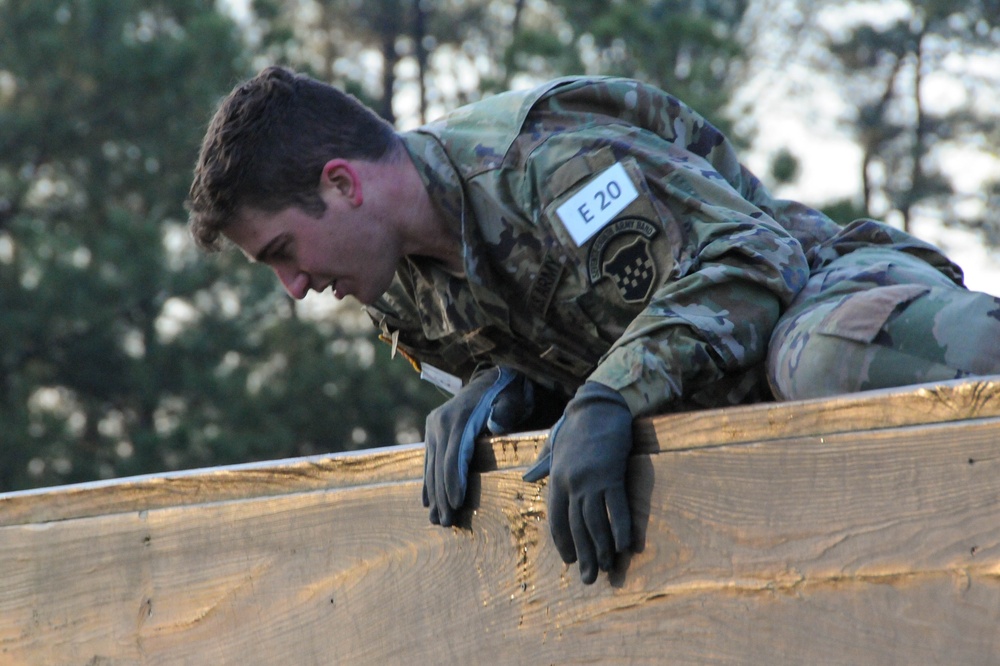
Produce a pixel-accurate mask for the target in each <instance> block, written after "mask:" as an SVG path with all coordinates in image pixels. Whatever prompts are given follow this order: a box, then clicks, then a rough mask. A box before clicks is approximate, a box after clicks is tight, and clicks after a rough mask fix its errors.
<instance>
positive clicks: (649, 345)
mask: <svg viewBox="0 0 1000 666" xmlns="http://www.w3.org/2000/svg"><path fill="white" fill-rule="evenodd" d="M648 182H649V189H650V192H651V194H652V196H654V197H655V198H656V199H657V202H658V203H659V204H660V207H661V209H665V210H666V211H667V214H666V217H667V218H668V224H673V225H676V227H677V228H679V229H681V230H682V233H681V234H680V238H681V239H682V241H681V243H682V246H681V247H679V248H676V250H677V264H676V265H675V267H674V271H673V273H672V275H671V276H670V277H669V278H668V279H666V280H664V281H663V282H661V283H660V284H659V285H658V287H657V288H656V290H655V291H654V292H653V294H652V296H651V298H650V300H649V302H648V304H647V305H646V307H645V308H644V309H643V310H642V311H641V312H640V313H639V315H638V316H636V317H635V318H634V319H633V320H632V321H631V322H630V323H629V324H628V326H627V327H626V329H625V331H624V333H623V334H622V335H621V336H620V337H619V338H618V340H617V341H616V342H615V343H614V344H613V345H612V346H611V348H610V349H609V350H608V352H607V353H606V354H605V355H604V357H603V358H602V359H601V360H600V362H599V364H598V366H597V368H596V369H595V370H594V371H593V373H592V374H591V375H590V377H589V378H588V379H589V380H592V381H597V382H600V383H602V384H605V385H607V386H609V387H611V388H613V389H616V390H617V391H619V392H620V393H621V394H622V395H623V396H624V398H625V400H626V401H627V402H628V405H629V408H630V409H631V411H632V413H633V415H634V416H642V415H648V414H653V413H657V412H662V411H666V410H669V409H670V408H671V407H672V406H675V405H676V404H677V403H679V402H687V401H690V400H691V399H692V396H695V395H697V394H699V393H705V392H706V391H707V392H709V393H711V392H712V389H713V387H717V388H718V389H719V391H724V389H725V387H726V386H727V383H728V382H730V381H731V380H732V379H733V378H734V377H739V376H740V375H742V374H745V373H746V372H747V371H748V370H751V369H752V368H754V366H759V365H760V364H761V363H762V362H763V361H764V359H765V357H766V354H767V345H768V342H769V339H770V335H771V331H772V329H773V328H774V326H775V324H776V322H777V320H778V317H779V315H780V314H781V312H782V310H783V309H784V308H785V307H786V306H787V305H788V304H789V303H790V302H791V300H792V299H793V298H794V296H795V295H796V294H797V293H798V291H799V290H800V289H801V288H802V287H803V286H804V285H805V282H806V280H807V279H808V275H809V269H808V264H807V261H806V257H805V254H804V253H803V251H802V248H801V246H800V245H799V243H798V241H796V240H795V239H794V238H793V237H792V236H791V235H790V234H789V233H787V232H786V231H785V230H784V229H783V228H782V227H781V226H780V225H779V224H777V223H776V222H775V221H774V220H773V219H771V218H770V217H768V216H767V215H766V214H764V213H763V212H762V211H760V210H759V209H756V208H755V207H754V206H753V205H752V204H751V203H749V202H748V201H746V200H745V199H743V198H742V197H741V196H740V194H739V193H738V192H737V191H736V190H735V189H734V188H733V187H732V185H731V184H729V183H728V182H727V181H726V180H725V179H724V178H722V177H721V176H719V175H718V173H717V172H714V171H712V170H711V169H708V168H704V169H677V170H676V171H674V172H673V173H671V174H670V175H669V176H668V177H666V178H664V179H655V178H654V179H651V180H649V181H648ZM725 390H728V389H725ZM719 391H717V392H719ZM739 401H740V398H739V396H736V397H734V398H733V399H732V402H739ZM714 402H716V404H717V403H718V402H719V399H718V398H716V399H715V400H714Z"/></svg>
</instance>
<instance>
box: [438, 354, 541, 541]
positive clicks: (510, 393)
mask: <svg viewBox="0 0 1000 666" xmlns="http://www.w3.org/2000/svg"><path fill="white" fill-rule="evenodd" d="M533 409H534V386H533V384H532V383H531V381H530V380H528V379H527V378H526V377H525V376H524V375H522V374H520V373H518V372H516V371H514V370H511V369H509V368H490V369H489V370H485V371H483V372H480V373H478V374H476V375H474V376H473V377H472V379H471V380H470V381H469V383H468V384H467V385H466V386H464V387H463V388H462V389H461V390H460V391H459V392H458V393H456V394H455V395H454V396H453V397H452V398H451V399H450V400H448V402H446V403H444V404H443V405H441V406H440V407H438V408H437V409H435V410H433V411H432V412H431V413H430V414H428V416H427V421H426V426H425V431H424V442H425V458H424V488H423V496H424V497H423V499H424V506H425V507H429V508H430V519H431V522H432V523H434V524H435V525H443V526H445V527H448V526H450V525H452V524H453V523H454V522H455V513H456V512H457V511H458V510H459V509H460V508H461V507H462V504H463V503H464V502H465V491H466V489H467V487H468V480H469V464H470V463H471V462H472V454H473V452H474V451H475V445H476V438H477V437H479V435H481V434H482V433H483V432H485V431H486V430H487V429H488V430H489V431H490V432H491V433H492V434H494V435H503V434H505V433H508V432H512V431H513V430H514V428H516V427H517V426H518V425H519V424H520V423H521V422H523V421H524V420H525V419H526V418H527V417H528V416H529V415H530V414H531V412H532V410H533Z"/></svg>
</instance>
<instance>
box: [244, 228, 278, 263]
mask: <svg viewBox="0 0 1000 666" xmlns="http://www.w3.org/2000/svg"><path fill="white" fill-rule="evenodd" d="M284 238H285V234H278V235H277V236H275V237H274V238H272V239H271V240H269V241H268V242H267V244H266V245H264V247H262V248H261V249H260V250H258V251H257V254H255V255H254V256H253V257H252V259H253V260H254V261H256V262H258V263H264V262H266V261H267V255H268V254H270V253H271V252H273V251H274V249H275V247H277V246H278V245H279V244H281V242H282V241H283V240H284Z"/></svg>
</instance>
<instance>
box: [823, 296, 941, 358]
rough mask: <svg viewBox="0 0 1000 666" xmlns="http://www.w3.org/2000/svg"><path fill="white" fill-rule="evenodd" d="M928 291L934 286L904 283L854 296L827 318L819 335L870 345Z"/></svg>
mask: <svg viewBox="0 0 1000 666" xmlns="http://www.w3.org/2000/svg"><path fill="white" fill-rule="evenodd" d="M928 291H930V287H925V286H923V285H916V284H903V285H893V286H889V287H876V288H875V289H870V290H867V291H861V292H858V293H856V294H851V295H850V296H848V297H846V298H845V299H844V300H842V301H841V302H840V303H838V304H837V306H836V307H834V308H833V310H832V311H830V313H829V314H828V315H827V316H826V317H824V318H823V320H822V321H821V322H820V323H819V325H818V326H817V327H816V332H817V333H822V334H824V335H832V336H836V337H839V338H845V339H847V340H853V341H854V342H860V343H862V344H870V343H871V342H872V341H873V340H874V339H875V336H876V335H878V333H879V331H881V330H882V327H883V326H884V325H885V323H886V322H887V321H888V320H889V317H891V316H892V314H893V313H894V312H896V311H898V310H902V309H903V308H904V307H905V306H906V305H907V304H909V303H910V302H911V301H913V300H915V299H917V298H919V297H920V296H923V295H924V294H926V293H927V292H928Z"/></svg>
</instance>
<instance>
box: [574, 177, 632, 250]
mask: <svg viewBox="0 0 1000 666" xmlns="http://www.w3.org/2000/svg"><path fill="white" fill-rule="evenodd" d="M638 196H639V192H638V191H637V190H636V189H635V185H633V184H632V179H631V178H629V177H628V174H627V173H626V172H625V167H623V166H622V165H621V163H620V162H616V163H615V164H614V166H612V167H609V168H607V169H605V170H604V171H602V172H601V173H599V174H598V175H597V176H596V177H595V178H594V179H593V180H591V181H590V182H589V183H587V184H586V185H584V186H583V189H582V190H580V191H579V192H577V193H576V194H574V195H573V196H572V197H570V198H569V199H568V200H567V201H566V203H564V204H563V205H561V206H559V208H557V209H556V215H558V216H559V219H560V220H562V223H563V225H564V226H565V227H566V231H568V232H569V235H570V236H571V237H572V238H573V242H574V243H576V244H577V247H579V246H581V245H583V244H584V243H586V242H587V240H588V239H589V238H590V237H591V236H593V235H594V234H596V233H597V232H598V231H600V230H601V228H602V227H604V226H605V225H607V223H608V222H610V221H611V220H613V219H614V218H615V215H617V214H618V213H620V212H622V211H623V210H625V207H626V206H628V205H629V204H630V203H632V202H633V201H635V200H636V197H638Z"/></svg>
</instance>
